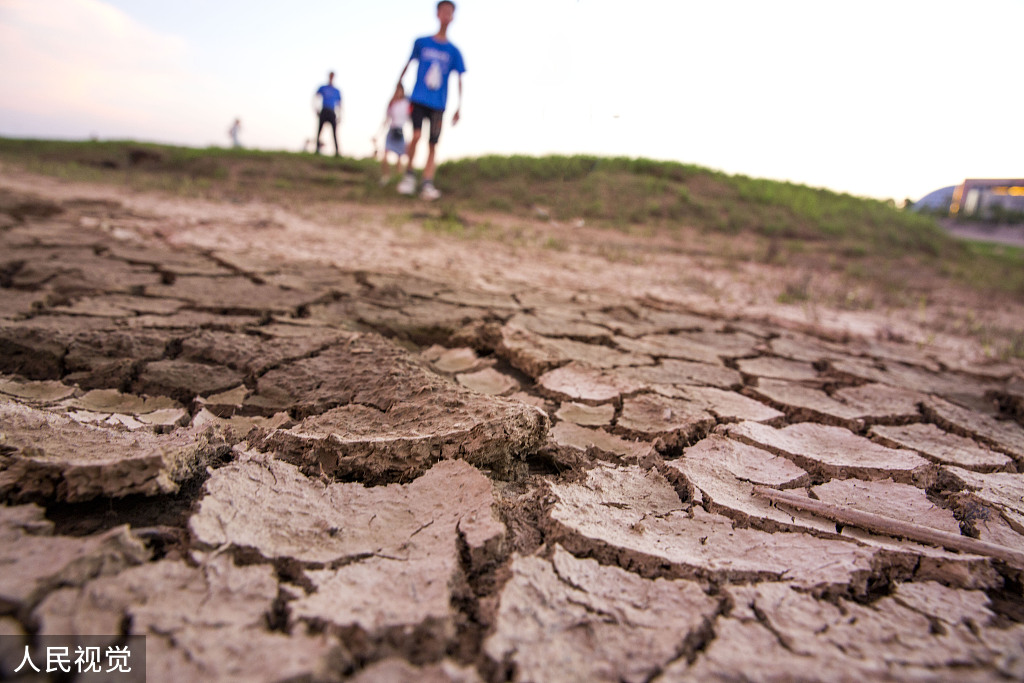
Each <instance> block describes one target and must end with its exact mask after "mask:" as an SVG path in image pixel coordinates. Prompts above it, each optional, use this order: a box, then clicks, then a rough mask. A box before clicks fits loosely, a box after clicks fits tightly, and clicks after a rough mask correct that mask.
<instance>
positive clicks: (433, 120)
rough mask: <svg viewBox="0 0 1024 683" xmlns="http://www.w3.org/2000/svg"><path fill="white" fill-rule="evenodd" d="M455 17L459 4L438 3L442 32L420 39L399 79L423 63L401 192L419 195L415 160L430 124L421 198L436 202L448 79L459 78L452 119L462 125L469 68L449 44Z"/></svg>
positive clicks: (446, 0)
mask: <svg viewBox="0 0 1024 683" xmlns="http://www.w3.org/2000/svg"><path fill="white" fill-rule="evenodd" d="M454 16H455V3H454V2H451V0H441V2H439V3H437V19H438V21H439V22H440V23H441V28H440V29H439V30H438V32H437V33H435V34H434V35H432V36H426V37H424V38H419V39H417V40H416V42H415V43H414V44H413V46H412V55H411V56H410V57H409V61H408V62H406V64H405V68H404V69H402V75H401V76H399V77H398V83H399V84H401V83H402V79H403V78H404V77H405V72H406V71H407V70H408V69H409V65H410V64H412V62H413V60H414V59H415V60H416V61H417V62H419V66H418V68H417V70H416V86H415V87H414V88H413V90H412V95H411V96H410V97H409V101H410V102H411V103H412V112H411V117H410V118H412V139H411V140H409V147H408V155H409V165H408V166H407V167H406V170H405V176H404V177H403V178H402V180H401V181H400V182H399V183H398V191H399V192H400V193H402V194H413V193H415V192H416V174H415V173H414V172H413V170H412V162H413V156H414V155H415V154H416V145H417V143H419V141H420V133H421V132H422V130H423V121H424V119H427V120H429V121H430V138H429V139H428V140H429V147H428V151H427V163H426V165H425V166H424V167H423V187H422V188H421V189H420V196H421V197H423V199H427V200H431V201H432V200H434V199H437V198H438V197H440V196H441V193H440V192H438V191H437V188H435V187H434V151H435V149H436V147H437V141H438V140H439V139H440V138H441V123H442V121H443V119H444V109H445V105H446V104H447V103H448V75H449V74H451V72H452V71H454V72H456V73H457V74H458V75H459V102H458V105H457V106H456V107H455V114H454V115H453V116H452V125H453V126H454V125H455V124H456V123H458V122H459V110H460V109H461V108H462V74H463V73H465V71H466V65H465V63H463V61H462V53H461V52H459V48H457V47H455V46H454V45H452V44H451V43H450V42H448V25H449V24H450V23H452V19H453V18H454Z"/></svg>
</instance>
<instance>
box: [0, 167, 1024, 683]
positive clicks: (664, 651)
mask: <svg viewBox="0 0 1024 683" xmlns="http://www.w3.org/2000/svg"><path fill="white" fill-rule="evenodd" d="M0 171H2V174H0V299H2V300H0V497H2V498H3V500H4V501H5V505H3V506H2V507H0V536H2V537H3V539H4V542H3V544H2V545H0V563H2V564H3V565H4V566H5V570H4V572H3V573H2V574H0V629H2V630H0V635H5V636H8V638H7V639H6V640H5V645H4V648H3V649H2V650H0V671H4V673H5V674H6V673H8V671H9V670H11V671H13V667H14V666H17V664H18V662H19V661H21V656H22V655H23V650H24V647H23V644H28V645H30V646H34V647H39V646H40V644H41V643H42V642H43V639H44V637H45V636H48V635H55V634H63V635H78V636H82V637H85V636H104V637H106V638H107V640H108V641H109V642H110V643H123V642H127V641H126V639H127V638H129V637H131V636H145V637H146V669H147V673H148V676H149V680H180V679H182V678H185V677H194V678H196V679H202V680H343V679H344V680H348V679H351V680H365V681H373V680H412V679H423V680H438V681H478V680H482V681H503V680H515V681H566V680H581V681H582V680H587V681H590V680H609V681H621V680H626V681H661V682H668V681H677V680H678V681H686V680H754V681H759V680H764V681H777V680H852V679H855V678H856V679H866V680H934V681H942V680H952V679H956V680H1020V679H1021V678H1024V596H1022V582H1021V572H1022V571H1024V540H1022V539H1024V536H1022V534H1024V475H1021V474H1019V472H1020V471H1021V468H1022V467H1024V427H1022V424H1024V364H1022V363H1021V362H1019V361H1014V360H1011V361H1000V360H996V359H993V358H992V357H991V353H990V352H991V349H990V348H987V347H986V341H985V339H984V338H982V337H979V335H977V334H967V332H970V331H971V330H972V329H976V328H977V327H978V326H991V327H993V328H999V329H1011V328H1013V327H1015V326H1016V327H1019V321H1020V320H1021V319H1024V311H1022V310H1021V308H1020V307H1019V306H1016V305H1006V306H1002V305H1001V306H998V307H992V306H988V305H986V301H985V300H984V297H982V296H981V295H978V294H972V293H970V292H967V291H959V290H958V291H935V292H932V294H931V296H930V297H929V301H928V303H927V305H917V306H914V305H909V306H907V307H903V308H887V309H881V308H871V309H868V310H865V309H863V308H860V309H857V308H856V307H840V306H836V307H831V306H828V305H826V304H825V303H823V302H826V301H831V300H836V298H837V297H838V298H839V299H840V300H841V299H842V297H841V296H839V294H840V291H839V290H840V289H841V287H842V286H843V285H842V284H841V283H840V282H839V280H838V278H837V277H836V276H831V275H829V274H828V271H827V270H820V271H807V270H797V271H794V269H792V268H787V267H785V266H782V265H771V264H770V263H766V262H764V260H756V259H745V258H727V257H724V256H723V255H722V254H723V250H722V249H721V248H719V247H720V245H713V244H708V243H707V241H708V240H711V239H714V238H713V237H709V236H707V235H702V234H700V233H697V232H696V231H694V232H693V233H689V234H687V233H684V239H682V240H680V239H679V238H678V237H668V236H659V235H638V234H628V233H625V232H617V231H611V230H606V229H605V230H601V229H596V228H593V227H590V226H587V225H585V224H582V223H579V222H570V223H562V224H559V223H557V222H553V221H550V220H546V219H543V218H541V217H540V216H538V218H537V219H536V220H522V219H515V218H511V217H508V216H502V215H483V214H474V213H466V214H461V213H460V220H459V221H458V222H457V223H455V224H453V223H452V221H451V220H449V219H447V218H446V216H445V214H444V212H443V211H439V210H438V208H437V207H436V206H433V205H426V204H422V203H420V202H418V201H404V200H400V199H399V198H396V201H395V203H394V204H393V205H388V206H380V205H375V206H366V205H355V204H345V203H324V202H318V203H315V204H305V205H303V204H296V205H293V206H282V205H271V204H263V203H260V202H258V201H254V202H247V203H236V202H230V201H223V202H218V201H209V200H195V199H182V198H177V197H171V196H167V195H160V194H156V193H138V192H132V191H129V190H126V189H124V188H118V187H110V186H91V185H85V184H81V183H69V182H61V181H57V180H53V179H48V178H42V177H38V176H32V175H28V174H25V173H22V172H19V171H17V170H15V169H12V168H2V169H0ZM795 285H800V286H803V287H804V288H805V289H806V288H807V287H811V288H813V289H814V290H815V291H816V292H819V293H828V294H829V296H820V297H811V298H809V299H807V300H805V301H803V302H802V303H798V304H789V305H787V304H782V303H779V294H780V293H781V292H784V291H786V290H787V288H792V287H793V286H795ZM852 294H853V295H856V293H852ZM851 308H854V309H856V310H850V309H851ZM773 491H774V492H788V493H792V494H795V495H796V496H797V499H796V501H797V502H792V501H791V502H790V503H781V502H776V503H773V502H771V499H770V496H771V495H773V494H772V492H773ZM801 500H807V501H813V502H815V503H822V504H824V505H826V507H827V510H826V511H824V512H822V511H821V510H819V511H817V512H811V511H806V510H804V509H802V507H803V506H802V504H801V503H800V502H799V501H801ZM851 509H853V510H855V511H860V512H861V513H870V514H873V515H876V516H879V517H880V518H882V519H881V521H879V520H878V519H875V521H874V522H867V521H863V520H862V521H859V522H857V521H850V520H849V519H848V518H847V517H844V516H842V513H843V512H844V511H849V510H851ZM837 515H838V516H837ZM900 523H903V524H904V526H899V525H900ZM11 643H15V646H14V647H11V646H10V644H11ZM12 658H13V662H12Z"/></svg>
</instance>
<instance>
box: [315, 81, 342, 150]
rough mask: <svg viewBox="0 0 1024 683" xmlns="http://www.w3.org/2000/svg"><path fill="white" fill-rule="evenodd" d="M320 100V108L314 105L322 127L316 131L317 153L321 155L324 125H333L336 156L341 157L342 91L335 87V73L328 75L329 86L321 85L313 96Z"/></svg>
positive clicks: (318, 127)
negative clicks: (339, 119) (339, 140)
mask: <svg viewBox="0 0 1024 683" xmlns="http://www.w3.org/2000/svg"><path fill="white" fill-rule="evenodd" d="M317 97H319V98H320V107H319V109H317V107H316V105H315V104H314V105H313V111H314V112H316V113H317V114H318V115H319V118H320V125H319V126H317V129H316V153H317V154H319V153H320V133H322V132H323V130H324V124H325V123H329V124H331V132H332V133H333V134H334V156H340V155H341V150H340V149H339V147H338V111H339V110H340V109H341V91H340V90H338V89H337V88H335V87H334V72H333V71H332V72H331V73H329V74H327V84H326V85H321V86H320V88H319V89H318V90H317V91H316V94H315V95H314V96H313V100H314V102H315V101H316V98H317Z"/></svg>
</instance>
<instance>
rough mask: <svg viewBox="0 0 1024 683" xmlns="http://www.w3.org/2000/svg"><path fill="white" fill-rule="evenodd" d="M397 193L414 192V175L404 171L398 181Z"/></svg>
mask: <svg viewBox="0 0 1024 683" xmlns="http://www.w3.org/2000/svg"><path fill="white" fill-rule="evenodd" d="M398 194H416V176H414V175H413V174H411V173H406V174H405V175H404V176H402V179H401V180H400V181H398Z"/></svg>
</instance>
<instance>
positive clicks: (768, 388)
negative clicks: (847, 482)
mask: <svg viewBox="0 0 1024 683" xmlns="http://www.w3.org/2000/svg"><path fill="white" fill-rule="evenodd" d="M745 391H746V392H747V393H750V394H751V395H753V396H756V397H758V398H760V399H761V400H764V401H767V402H768V403H770V404H771V405H773V406H775V407H777V408H779V409H780V410H782V411H784V412H785V413H786V414H787V415H789V416H790V418H791V419H794V420H799V419H805V420H807V419H810V420H815V421H817V422H820V423H824V424H832V425H841V426H844V427H847V428H849V429H859V428H860V427H861V426H862V424H863V418H864V412H863V411H862V410H861V409H860V408H857V407H855V406H850V405H847V404H846V403H842V402H840V401H837V400H836V399H834V398H832V397H831V396H829V395H828V394H826V393H825V392H824V391H822V390H821V389H815V388H813V387H808V386H804V385H802V384H796V383H794V382H789V381H786V380H777V379H762V380H760V381H758V383H757V386H754V387H748V388H746V389H745Z"/></svg>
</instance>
